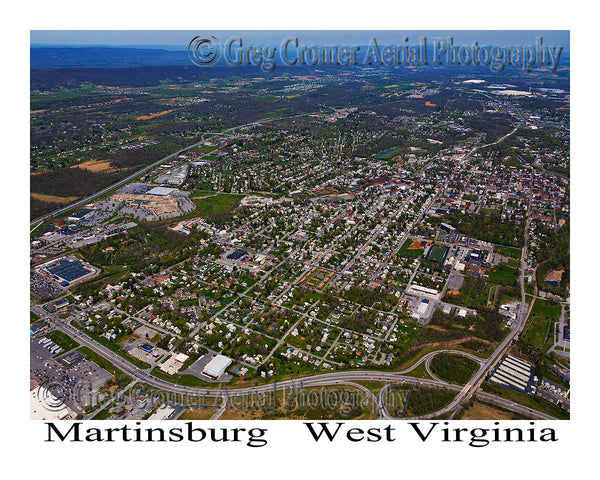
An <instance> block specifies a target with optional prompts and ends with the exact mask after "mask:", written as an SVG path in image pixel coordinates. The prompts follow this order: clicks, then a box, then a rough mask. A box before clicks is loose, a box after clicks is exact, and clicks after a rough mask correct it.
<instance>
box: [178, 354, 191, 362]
mask: <svg viewBox="0 0 600 480" xmlns="http://www.w3.org/2000/svg"><path fill="white" fill-rule="evenodd" d="M188 358H190V357H189V355H186V354H185V353H178V354H177V355H176V356H175V359H174V360H175V361H176V362H179V363H185V362H186V360H187V359H188Z"/></svg>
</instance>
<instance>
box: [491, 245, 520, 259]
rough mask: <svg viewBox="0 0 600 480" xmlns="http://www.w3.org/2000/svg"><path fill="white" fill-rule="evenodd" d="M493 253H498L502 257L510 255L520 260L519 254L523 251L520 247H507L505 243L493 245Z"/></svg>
mask: <svg viewBox="0 0 600 480" xmlns="http://www.w3.org/2000/svg"><path fill="white" fill-rule="evenodd" d="M494 253H498V254H500V255H502V256H504V257H511V258H516V259H517V260H521V254H522V253H523V251H522V250H521V249H520V248H515V247H507V246H506V245H494Z"/></svg>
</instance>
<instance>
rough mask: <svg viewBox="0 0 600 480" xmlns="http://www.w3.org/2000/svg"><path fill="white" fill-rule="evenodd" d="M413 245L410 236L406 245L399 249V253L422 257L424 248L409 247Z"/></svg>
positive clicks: (404, 255) (406, 255)
mask: <svg viewBox="0 0 600 480" xmlns="http://www.w3.org/2000/svg"><path fill="white" fill-rule="evenodd" d="M411 245H412V240H411V239H410V238H407V239H406V242H404V245H402V247H401V248H400V250H398V255H400V256H401V257H405V258H421V257H422V256H423V249H422V248H415V249H409V248H408V247H410V246H411Z"/></svg>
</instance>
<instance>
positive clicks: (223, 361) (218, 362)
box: [202, 355, 233, 378]
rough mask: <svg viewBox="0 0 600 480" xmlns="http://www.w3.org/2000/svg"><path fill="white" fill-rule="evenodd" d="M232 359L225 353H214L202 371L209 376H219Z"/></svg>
mask: <svg viewBox="0 0 600 480" xmlns="http://www.w3.org/2000/svg"><path fill="white" fill-rule="evenodd" d="M232 362H233V360H232V359H231V358H229V357H226V356H225V355H216V356H215V357H214V358H213V359H212V360H211V361H210V362H208V363H207V364H206V366H205V367H204V370H202V373H204V374H206V375H208V376H209V377H213V378H219V377H220V376H221V375H223V373H224V372H225V370H226V369H227V367H228V366H229V365H231V363H232Z"/></svg>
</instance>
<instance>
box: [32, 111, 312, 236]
mask: <svg viewBox="0 0 600 480" xmlns="http://www.w3.org/2000/svg"><path fill="white" fill-rule="evenodd" d="M315 113H319V112H310V113H301V114H299V115H291V116H289V117H281V118H271V119H267V120H259V121H257V122H250V123H246V124H244V125H237V126H235V127H231V128H228V129H227V130H223V131H222V132H220V133H216V134H214V135H213V136H212V137H211V139H215V138H218V137H222V136H225V135H227V134H229V133H230V132H233V131H234V130H237V129H238V128H244V127H250V126H253V125H261V124H263V123H268V122H274V121H277V120H286V119H289V118H297V117H304V116H306V115H314V114H315ZM206 133H211V132H206ZM205 141H206V140H201V141H199V142H196V143H194V144H192V145H189V146H187V147H184V148H182V149H181V150H178V151H176V152H175V153H171V154H170V155H167V156H166V157H163V158H161V159H160V160H157V161H156V162H154V163H152V164H150V165H147V166H145V167H143V168H141V169H140V170H137V171H136V172H134V173H132V174H131V175H129V176H127V177H125V178H123V179H122V180H119V181H118V182H115V183H113V184H112V185H109V186H108V187H106V188H103V189H102V190H99V191H98V192H96V193H94V194H92V195H88V196H87V197H85V198H82V199H81V200H77V201H75V202H73V203H70V204H68V205H66V206H64V207H61V208H58V209H56V210H54V211H52V212H50V213H47V214H46V215H43V216H41V217H38V218H36V219H35V220H32V221H31V222H30V223H29V226H30V228H31V229H32V231H33V229H34V228H35V227H36V226H38V225H39V224H40V223H43V222H44V221H45V220H47V219H49V218H52V217H55V216H57V215H60V214H61V213H65V212H68V211H69V210H71V209H73V208H76V207H79V206H81V205H85V204H87V203H90V202H91V201H92V200H95V199H96V198H98V197H100V196H102V195H104V194H106V193H108V192H110V191H111V190H113V189H115V188H118V187H120V186H122V185H124V184H126V183H127V182H130V181H131V180H133V179H134V178H136V177H138V176H140V175H142V174H144V173H146V172H147V171H149V170H152V169H153V168H155V167H157V166H158V165H160V164H161V163H164V162H166V161H167V160H169V159H171V158H173V157H176V156H177V155H181V154H182V153H184V152H187V151H188V150H190V149H192V148H195V147H199V146H200V145H202V144H203V143H204V142H205Z"/></svg>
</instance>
